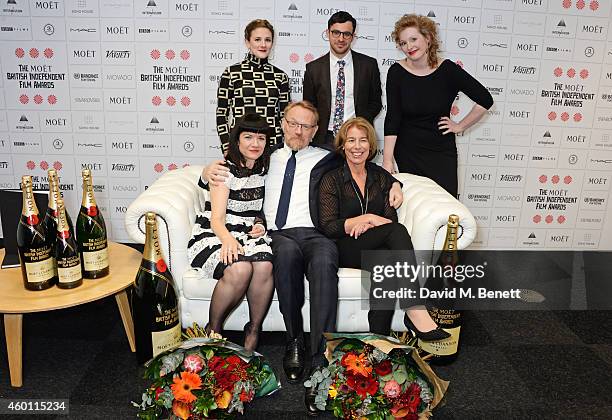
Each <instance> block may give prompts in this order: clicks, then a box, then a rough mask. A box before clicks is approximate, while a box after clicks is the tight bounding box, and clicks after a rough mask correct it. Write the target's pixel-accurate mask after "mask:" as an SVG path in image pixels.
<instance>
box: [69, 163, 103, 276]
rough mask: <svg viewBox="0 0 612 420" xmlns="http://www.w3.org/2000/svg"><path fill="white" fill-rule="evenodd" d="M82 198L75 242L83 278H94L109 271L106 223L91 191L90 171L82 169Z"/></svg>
mask: <svg viewBox="0 0 612 420" xmlns="http://www.w3.org/2000/svg"><path fill="white" fill-rule="evenodd" d="M82 175H83V200H82V201H81V210H80V211H79V216H78V217H77V226H76V234H77V243H78V246H79V253H80V254H81V265H82V268H83V278H86V279H96V278H99V277H104V276H106V275H107V274H108V272H109V267H108V244H107V240H106V225H105V224H104V218H103V217H102V213H100V209H99V208H98V205H97V204H96V199H95V197H94V193H93V181H92V179H91V171H90V170H89V169H83V172H82Z"/></svg>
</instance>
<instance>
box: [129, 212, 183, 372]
mask: <svg viewBox="0 0 612 420" xmlns="http://www.w3.org/2000/svg"><path fill="white" fill-rule="evenodd" d="M155 217H156V215H155V213H152V212H148V213H147V214H146V215H145V229H146V237H145V246H144V251H143V256H142V262H141V263H140V268H139V269H138V274H136V279H135V280H134V291H133V293H132V317H133V319H134V332H135V336H136V358H137V360H138V362H139V363H144V362H146V361H147V360H149V359H150V358H152V357H155V356H157V355H158V354H159V353H161V352H163V351H165V350H168V349H170V348H172V347H174V346H175V345H176V344H179V343H180V342H181V324H180V321H179V308H178V302H179V300H178V295H177V293H176V286H175V283H174V279H173V278H172V274H171V273H170V270H169V269H168V266H167V265H166V262H165V261H164V258H163V256H162V253H161V249H160V246H159V236H158V234H157V220H156V219H155Z"/></svg>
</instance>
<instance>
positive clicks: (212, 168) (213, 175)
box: [202, 160, 229, 187]
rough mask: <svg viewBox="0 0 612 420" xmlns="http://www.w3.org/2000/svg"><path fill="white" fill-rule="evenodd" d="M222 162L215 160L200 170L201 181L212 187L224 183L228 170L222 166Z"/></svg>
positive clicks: (223, 162)
mask: <svg viewBox="0 0 612 420" xmlns="http://www.w3.org/2000/svg"><path fill="white" fill-rule="evenodd" d="M224 164H225V161H224V160H215V161H214V162H213V163H211V164H210V165H208V166H205V167H204V169H203V170H202V179H203V180H204V181H208V183H209V184H210V185H212V186H213V187H218V186H219V185H222V184H223V183H225V180H226V179H227V178H228V177H229V168H228V167H227V166H225V165H224Z"/></svg>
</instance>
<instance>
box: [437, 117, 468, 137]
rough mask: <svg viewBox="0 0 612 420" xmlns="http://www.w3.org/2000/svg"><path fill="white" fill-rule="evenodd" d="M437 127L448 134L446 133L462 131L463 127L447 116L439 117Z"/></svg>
mask: <svg viewBox="0 0 612 420" xmlns="http://www.w3.org/2000/svg"><path fill="white" fill-rule="evenodd" d="M438 128H439V129H440V130H444V131H443V132H442V134H448V133H455V134H457V133H461V132H462V131H463V128H462V127H461V125H460V124H459V123H456V122H455V121H453V120H451V119H450V118H449V117H442V118H440V121H438Z"/></svg>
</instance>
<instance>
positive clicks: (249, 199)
mask: <svg viewBox="0 0 612 420" xmlns="http://www.w3.org/2000/svg"><path fill="white" fill-rule="evenodd" d="M228 166H229V169H230V176H229V178H228V179H227V181H226V182H225V185H226V186H227V187H228V188H229V190H230V192H229V197H228V200H227V209H226V214H225V227H226V228H227V230H229V232H230V234H231V235H232V236H233V237H234V238H236V240H237V241H238V243H240V245H241V246H242V248H243V249H244V255H239V256H238V260H239V261H251V262H253V261H272V249H271V248H270V242H271V239H270V237H269V236H268V234H267V233H266V234H265V235H263V236H260V237H258V238H252V237H250V236H249V234H248V233H249V232H250V231H251V229H252V227H253V225H254V224H255V223H262V224H264V226H265V223H264V220H263V213H262V211H261V209H262V206H263V197H264V180H265V175H261V174H254V173H252V171H250V170H249V169H248V168H239V167H237V166H236V165H234V164H232V163H228ZM199 185H200V187H201V188H203V189H205V190H208V184H205V183H204V182H202V179H200V182H199ZM210 216H211V205H210V201H207V202H206V206H205V208H204V212H198V213H197V214H196V220H195V224H194V226H193V230H192V232H191V239H190V240H189V243H188V244H187V256H188V257H189V262H190V264H191V266H192V267H194V268H198V269H202V271H203V272H202V273H201V274H202V276H203V277H205V278H211V277H213V278H215V279H217V280H218V279H220V278H221V277H223V270H225V268H226V267H227V265H225V264H223V263H222V262H221V259H220V256H219V254H220V252H221V241H220V240H219V238H218V237H217V235H215V233H214V232H213V231H212V228H211V225H210Z"/></svg>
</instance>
